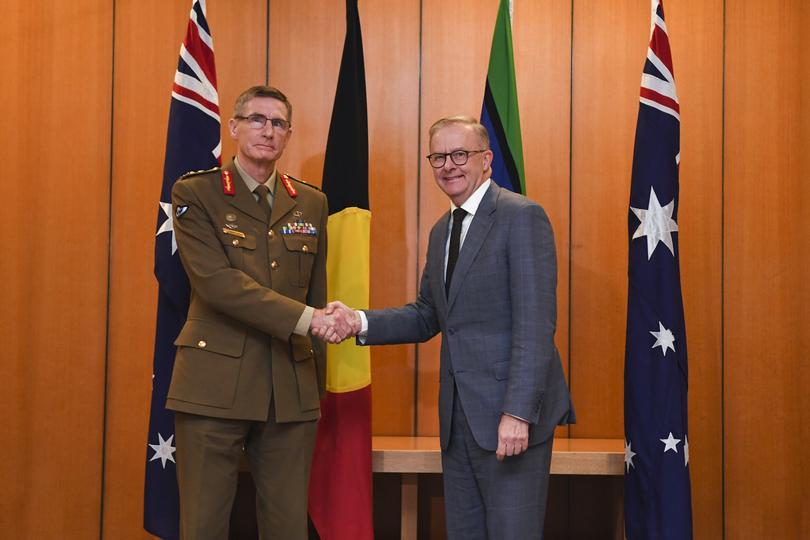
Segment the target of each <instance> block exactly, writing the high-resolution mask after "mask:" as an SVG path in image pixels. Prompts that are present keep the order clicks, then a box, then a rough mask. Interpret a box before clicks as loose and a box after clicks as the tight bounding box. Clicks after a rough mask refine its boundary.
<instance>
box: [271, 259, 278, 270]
mask: <svg viewBox="0 0 810 540" xmlns="http://www.w3.org/2000/svg"><path fill="white" fill-rule="evenodd" d="M270 268H272V269H273V270H275V269H276V268H278V262H277V261H273V262H271V263H270Z"/></svg>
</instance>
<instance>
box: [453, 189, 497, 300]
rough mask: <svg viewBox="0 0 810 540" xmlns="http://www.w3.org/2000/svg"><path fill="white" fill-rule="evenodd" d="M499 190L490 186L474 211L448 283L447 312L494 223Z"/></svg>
mask: <svg viewBox="0 0 810 540" xmlns="http://www.w3.org/2000/svg"><path fill="white" fill-rule="evenodd" d="M499 190H500V188H499V187H498V185H497V184H496V183H495V182H492V183H491V184H490V186H489V189H488V190H487V192H486V193H485V194H484V197H483V198H482V199H481V203H480V204H479V205H478V210H476V211H475V216H474V217H473V220H472V223H471V224H470V228H469V230H468V231H467V235H466V236H465V237H464V243H463V244H462V246H461V251H459V254H458V262H456V268H455V270H453V280H452V281H451V283H450V293H449V295H448V297H447V311H448V312H449V311H450V309H452V307H453V303H454V302H455V300H456V297H457V296H458V293H459V289H460V288H461V284H462V283H463V282H464V278H465V277H466V276H467V273H468V272H469V271H470V266H471V265H472V263H473V261H474V260H475V256H476V255H478V251H479V250H480V249H481V246H482V245H483V244H484V240H486V238H487V234H489V230H490V228H492V224H493V223H494V221H495V216H494V215H493V214H494V212H495V207H496V203H497V201H498V192H499Z"/></svg>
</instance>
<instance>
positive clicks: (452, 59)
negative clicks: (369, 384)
mask: <svg viewBox="0 0 810 540" xmlns="http://www.w3.org/2000/svg"><path fill="white" fill-rule="evenodd" d="M497 9H498V3H497V2H493V1H488V0H468V1H460V0H455V1H447V0H423V1H422V88H421V93H422V109H421V112H420V116H421V124H422V126H421V133H420V137H421V147H420V158H421V160H420V179H419V235H418V248H419V251H418V269H419V270H418V272H419V277H420V278H421V276H422V270H423V269H424V265H425V254H426V252H427V239H428V236H429V234H430V229H431V228H432V227H433V225H434V224H435V223H436V220H437V219H439V217H440V216H441V215H442V214H443V213H444V212H447V210H448V209H449V208H450V202H449V201H448V199H447V196H446V195H445V194H444V193H443V192H442V191H441V190H440V189H439V187H438V186H436V183H435V181H434V180H433V172H432V170H431V168H430V165H429V164H428V162H427V160H426V159H425V158H424V156H426V155H427V154H428V152H429V145H428V129H429V128H430V126H431V124H433V122H435V121H436V120H438V119H439V118H442V117H445V116H451V115H455V114H467V115H470V116H475V117H478V116H479V115H480V113H481V103H482V99H483V96H484V83H485V81H486V76H487V65H488V63H489V49H490V46H491V43H492V31H493V30H494V28H495V14H496V12H497ZM440 339H441V338H440V337H436V338H433V339H432V340H431V341H429V342H427V343H425V344H421V345H418V346H417V354H418V361H419V372H418V373H417V377H418V379H419V380H418V395H417V434H418V435H422V436H425V435H438V434H439V415H438V412H437V411H438V400H439V347H440Z"/></svg>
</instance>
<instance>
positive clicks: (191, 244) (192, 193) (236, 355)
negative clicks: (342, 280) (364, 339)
mask: <svg viewBox="0 0 810 540" xmlns="http://www.w3.org/2000/svg"><path fill="white" fill-rule="evenodd" d="M172 204H173V210H174V232H175V236H176V239H177V247H178V250H179V252H180V259H181V260H182V262H183V267H184V268H185V270H186V273H187V274H188V278H189V282H190V284H191V299H190V306H189V312H188V319H187V321H186V323H185V325H184V326H183V329H182V330H181V331H180V334H179V336H178V337H177V340H176V341H175V345H176V346H177V354H176V357H175V365H174V372H173V374H172V381H171V386H170V388H169V395H168V400H167V403H166V407H167V408H169V409H172V410H175V411H183V412H187V413H192V414H200V415H205V416H213V417H220V418H238V419H245V420H262V421H263V420H266V419H267V416H268V411H269V409H270V400H271V398H272V399H273V400H274V405H275V414H276V420H277V421H279V422H293V421H304V420H313V419H317V418H318V417H319V414H320V410H319V403H320V397H321V396H322V395H323V393H324V391H325V390H324V388H325V380H326V351H325V345H324V344H323V342H322V341H320V340H319V339H316V338H312V337H311V336H310V335H307V336H301V335H297V334H293V330H294V328H295V326H296V324H297V322H298V320H299V319H300V317H301V315H302V313H303V311H304V308H305V307H306V305H310V306H313V307H316V308H317V307H323V306H324V304H325V303H326V221H327V217H328V213H329V212H328V209H327V202H326V196H325V195H324V194H323V193H321V192H320V191H319V190H318V189H316V188H314V187H312V186H309V185H308V184H305V183H303V182H299V181H297V180H294V179H292V178H291V177H289V176H286V175H281V174H279V175H278V183H277V187H276V191H275V199H274V203H273V209H272V214H271V216H270V219H269V221H268V219H267V216H266V214H265V213H264V211H263V210H262V208H261V207H260V206H259V204H258V203H257V202H256V199H255V198H254V196H253V194H252V193H251V192H250V191H249V190H248V187H247V185H246V184H245V182H244V181H243V180H242V178H241V177H240V176H239V173H238V172H237V170H236V167H235V165H234V163H233V161H231V162H230V163H229V164H228V165H226V166H225V167H224V168H222V169H218V168H217V169H212V170H210V171H205V172H202V173H195V174H191V175H186V176H184V177H183V178H182V179H180V180H178V181H177V182H176V183H175V185H174V188H173V189H172Z"/></svg>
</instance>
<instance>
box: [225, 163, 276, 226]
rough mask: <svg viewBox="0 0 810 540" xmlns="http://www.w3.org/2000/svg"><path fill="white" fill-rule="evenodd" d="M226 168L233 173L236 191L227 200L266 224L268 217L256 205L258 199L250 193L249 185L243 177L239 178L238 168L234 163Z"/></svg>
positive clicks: (226, 196) (227, 196)
mask: <svg viewBox="0 0 810 540" xmlns="http://www.w3.org/2000/svg"><path fill="white" fill-rule="evenodd" d="M224 168H225V170H227V171H229V172H230V173H231V176H232V177H233V179H234V182H233V187H234V191H236V193H235V194H234V195H233V196H230V195H225V196H224V198H225V200H226V201H228V202H229V203H230V204H231V205H232V206H235V207H236V208H238V209H239V210H240V211H242V212H244V213H245V214H247V215H249V216H251V217H253V218H256V219H258V220H259V221H263V222H265V223H266V222H267V217H266V216H265V215H264V212H262V209H261V208H260V207H259V205H258V204H257V203H256V199H255V198H253V193H251V192H250V190H249V189H248V187H247V184H245V181H244V180H243V179H242V177H241V176H239V172H238V171H237V170H236V166H235V165H234V164H233V161H231V162H230V163H228V164H227V165H226V166H225V167H224Z"/></svg>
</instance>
